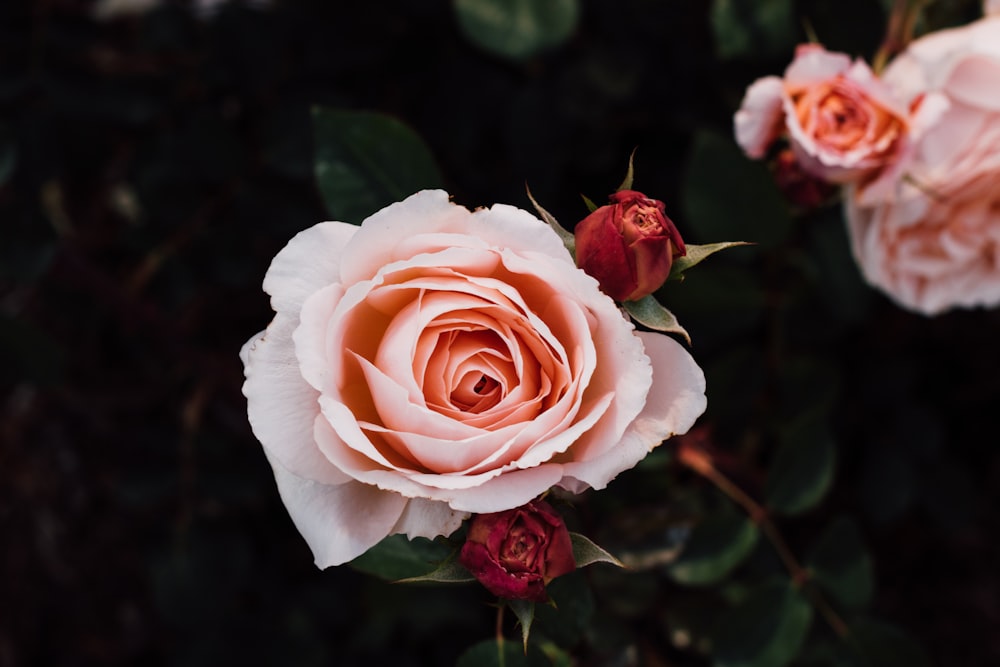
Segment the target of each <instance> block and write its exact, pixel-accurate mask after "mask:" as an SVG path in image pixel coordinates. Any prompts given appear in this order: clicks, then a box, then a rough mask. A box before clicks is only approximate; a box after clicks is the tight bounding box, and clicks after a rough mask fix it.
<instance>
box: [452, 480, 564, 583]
mask: <svg viewBox="0 0 1000 667" xmlns="http://www.w3.org/2000/svg"><path fill="white" fill-rule="evenodd" d="M459 561H460V562H461V563H462V565H464V566H465V567H466V568H467V569H468V570H469V571H470V572H472V574H473V575H474V576H475V577H476V579H478V580H479V582H480V583H481V584H482V585H483V586H485V587H486V589H487V590H489V591H490V592H491V593H493V594H494V595H497V596H499V597H502V598H506V599H508V600H532V601H534V602H546V601H547V600H548V599H549V596H548V593H546V592H545V585H546V584H548V583H549V582H550V581H552V580H553V579H555V578H556V577H559V576H562V575H564V574H567V573H569V572H572V571H573V570H575V569H576V561H574V560H573V543H572V542H571V541H570V537H569V531H568V530H566V524H565V523H564V522H563V519H562V517H561V516H559V514H558V513H557V512H556V511H555V510H554V509H552V506H551V505H549V504H548V503H547V502H545V501H544V500H534V501H532V502H530V503H528V504H527V505H524V506H523V507H518V508H515V509H512V510H507V511H504V512H495V513H493V514H477V515H476V517H475V518H474V519H473V520H472V521H471V522H470V524H469V534H468V536H467V537H466V539H465V544H463V545H462V551H461V553H460V554H459Z"/></svg>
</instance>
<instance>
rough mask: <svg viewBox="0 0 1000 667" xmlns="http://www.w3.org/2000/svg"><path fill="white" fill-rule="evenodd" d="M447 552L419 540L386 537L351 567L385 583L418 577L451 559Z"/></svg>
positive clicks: (444, 546)
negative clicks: (384, 580)
mask: <svg viewBox="0 0 1000 667" xmlns="http://www.w3.org/2000/svg"><path fill="white" fill-rule="evenodd" d="M451 551H452V550H451V548H449V547H448V546H446V545H444V544H441V543H440V542H432V541H431V540H428V539H426V538H423V537H416V538H414V539H412V540H408V539H406V536H405V535H390V536H389V537H387V538H385V539H384V540H382V541H381V542H379V543H378V544H376V545H375V546H373V547H372V548H371V549H369V550H368V551H366V552H365V553H363V554H361V555H360V556H358V557H357V558H355V559H354V560H352V561H351V567H353V568H354V569H356V570H360V571H361V572H366V573H368V574H373V575H375V576H376V577H381V578H382V579H386V580H388V581H399V580H400V579H407V578H410V577H419V576H422V575H425V574H427V572H428V571H429V570H432V569H433V567H434V564H435V563H440V562H442V561H444V560H445V559H447V558H448V556H450V555H451Z"/></svg>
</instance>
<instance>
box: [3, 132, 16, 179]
mask: <svg viewBox="0 0 1000 667" xmlns="http://www.w3.org/2000/svg"><path fill="white" fill-rule="evenodd" d="M16 163H17V143H16V142H15V141H14V137H13V135H12V133H11V131H10V128H9V127H7V124H6V123H3V122H0V185H3V184H4V183H6V182H7V179H8V178H10V175H11V174H12V173H13V172H14V165H15V164H16Z"/></svg>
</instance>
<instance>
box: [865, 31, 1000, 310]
mask: <svg viewBox="0 0 1000 667" xmlns="http://www.w3.org/2000/svg"><path fill="white" fill-rule="evenodd" d="M884 79H885V81H886V83H888V84H889V85H891V86H893V87H894V89H895V90H896V93H897V95H899V96H900V97H901V98H902V99H904V100H915V99H920V98H921V97H926V96H928V95H942V96H944V97H945V98H946V99H947V100H948V103H949V105H948V108H947V110H946V112H945V113H944V115H943V116H942V117H941V119H940V120H939V122H938V123H937V124H936V125H935V126H933V127H932V128H930V129H929V130H928V132H927V133H926V134H925V135H924V136H923V137H922V138H921V140H920V141H919V142H918V144H917V145H916V147H915V151H914V159H913V160H912V162H911V163H910V165H909V166H908V168H907V170H906V177H905V178H900V179H898V180H897V181H896V183H895V190H893V191H892V193H891V195H890V196H887V197H885V198H883V199H882V200H880V201H878V202H872V203H870V205H863V202H856V201H853V200H852V199H849V200H848V201H847V202H846V213H847V218H848V224H849V229H850V233H851V240H852V247H853V250H854V255H855V258H856V259H857V261H858V263H859V265H860V266H861V270H862V272H863V274H864V275H865V278H866V279H867V280H868V281H869V282H870V283H871V284H873V285H875V286H876V287H879V288H881V289H882V290H884V291H885V292H886V293H887V294H888V295H889V296H890V297H892V298H893V299H895V300H896V301H897V302H898V303H899V304H900V305H902V306H904V307H906V308H910V309H912V310H915V311H918V312H921V313H924V314H926V315H934V314H936V313H939V312H941V311H944V310H947V309H949V308H954V307H974V306H994V305H996V304H998V303H1000V16H993V17H988V18H984V19H981V20H979V21H977V22H975V23H972V24H970V25H967V26H963V27H960V28H954V29H950V30H942V31H939V32H935V33H931V34H928V35H926V36H924V37H922V38H920V39H918V40H916V41H914V42H913V43H912V44H910V46H909V48H907V49H906V51H904V52H903V53H902V54H900V55H899V56H898V57H897V58H896V59H895V60H894V61H893V62H892V63H890V65H889V67H888V68H887V69H886V71H885V77H884Z"/></svg>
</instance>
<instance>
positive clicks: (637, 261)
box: [574, 190, 685, 301]
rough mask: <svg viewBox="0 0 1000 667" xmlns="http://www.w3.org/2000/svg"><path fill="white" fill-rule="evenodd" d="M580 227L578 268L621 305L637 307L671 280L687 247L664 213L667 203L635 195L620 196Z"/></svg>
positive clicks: (621, 192)
mask: <svg viewBox="0 0 1000 667" xmlns="http://www.w3.org/2000/svg"><path fill="white" fill-rule="evenodd" d="M610 199H611V202H612V203H611V204H609V205H607V206H602V207H600V208H598V209H597V210H596V211H594V212H593V213H591V214H590V215H588V216H587V217H586V218H584V219H583V220H581V221H580V222H579V223H577V225H576V230H575V232H574V234H575V236H576V261H577V265H578V266H579V267H580V268H581V269H583V270H584V271H586V272H587V273H589V274H590V275H591V276H593V277H594V278H596V279H597V282H598V283H600V285H601V289H602V290H604V292H605V293H606V294H607V295H608V296H610V297H611V298H613V299H615V300H616V301H634V300H636V299H641V298H642V297H644V296H646V295H647V294H652V293H653V292H654V291H656V290H657V289H659V287H660V286H661V285H662V284H663V283H664V282H665V281H666V279H667V276H669V275H670V266H671V264H673V261H674V258H675V257H680V256H681V255H683V254H685V249H684V241H683V240H681V235H680V233H679V232H678V231H677V228H676V227H674V223H673V222H672V221H671V220H670V218H668V217H667V215H666V213H665V212H664V206H663V202H661V201H658V200H656V199H650V198H649V197H647V196H646V195H644V194H642V193H641V192H636V191H635V190H619V191H618V192H616V193H614V194H613V195H611V197H610Z"/></svg>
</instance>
